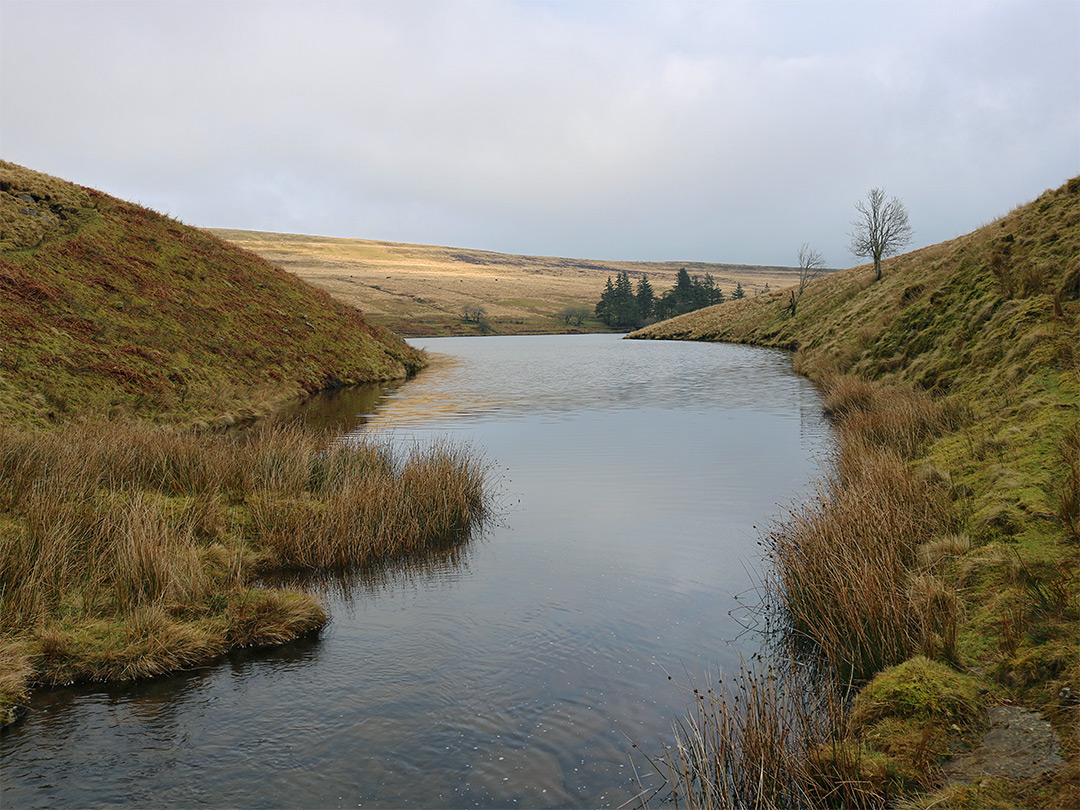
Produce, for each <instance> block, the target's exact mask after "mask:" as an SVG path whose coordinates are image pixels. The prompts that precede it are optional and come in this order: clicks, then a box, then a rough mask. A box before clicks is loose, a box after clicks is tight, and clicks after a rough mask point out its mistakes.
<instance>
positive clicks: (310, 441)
mask: <svg viewBox="0 0 1080 810" xmlns="http://www.w3.org/2000/svg"><path fill="white" fill-rule="evenodd" d="M485 477H486V469H485V466H484V465H483V464H482V463H481V462H479V461H478V460H477V459H476V457H475V456H474V455H473V454H472V453H471V452H470V451H468V450H467V449H465V448H462V447H457V446H454V445H450V444H441V445H440V444H436V445H432V446H429V447H425V448H417V449H414V450H413V451H412V452H409V453H404V454H402V453H397V452H394V451H393V450H392V449H391V448H390V447H389V446H388V445H386V444H382V443H370V442H348V443H346V442H335V441H333V440H332V438H331V437H329V436H327V435H320V434H317V433H313V432H310V431H308V430H305V429H303V428H300V427H290V426H286V427H282V426H277V427H267V428H263V429H256V430H251V431H248V432H244V433H239V432H237V433H226V434H215V433H193V432H184V431H181V430H178V429H169V428H161V427H155V426H150V425H145V424H141V423H86V424H71V425H67V426H63V427H60V428H57V429H55V430H52V431H23V430H15V429H12V428H9V427H3V426H0V673H8V672H12V671H16V670H18V671H19V672H22V673H23V675H22V676H19V677H20V678H21V680H22V682H23V683H24V684H25V682H26V681H27V679H30V680H35V681H41V682H63V681H68V680H79V679H87V678H95V679H96V678H100V679H110V678H126V677H139V676H142V675H149V674H155V673H158V672H164V671H169V670H172V669H176V668H178V667H182V666H187V665H190V664H191V663H194V662H195V661H198V660H205V659H206V658H207V657H212V656H213V655H216V654H218V653H220V652H222V651H224V650H225V649H227V648H228V647H232V646H238V645H246V644H271V643H279V642H281V641H284V640H287V639H289V638H295V637H296V636H297V635H299V634H301V633H303V632H306V631H309V630H311V629H314V628H317V627H319V626H321V625H322V624H323V623H325V621H326V614H325V611H324V610H323V608H322V607H321V604H320V603H319V602H318V600H317V599H315V598H314V597H313V596H312V595H310V594H307V593H297V592H293V591H285V590H275V589H270V588H256V587H253V585H254V584H255V583H256V581H257V579H258V578H259V577H266V576H268V575H269V574H271V573H273V572H275V571H280V570H282V569H289V570H296V571H326V570H330V569H338V570H343V569H359V568H363V567H365V566H375V565H379V564H385V563H386V562H387V561H388V560H391V559H393V558H395V557H397V556H399V555H402V554H407V553H417V552H422V551H423V550H424V549H425V548H429V547H444V546H446V545H447V544H451V545H452V544H455V543H460V542H462V541H463V540H464V539H465V538H467V537H468V536H469V533H470V531H471V530H472V529H473V528H475V527H476V526H477V525H478V524H479V522H480V521H481V520H482V518H483V516H484V511H485V485H486V482H485ZM5 651H7V652H5ZM16 652H17V653H18V655H16ZM9 653H10V654H9ZM27 660H32V661H35V662H36V665H35V666H34V667H31V668H30V669H31V670H32V671H31V672H29V674H28V673H27V671H26V670H27V667H26V666H25V662H26V661H27ZM19 662H22V663H19ZM20 667H21V669H20ZM0 686H2V687H4V689H5V694H7V695H11V694H15V693H17V692H19V690H18V689H10V688H8V685H6V681H3V680H0ZM0 700H2V698H0ZM0 706H2V704H0Z"/></svg>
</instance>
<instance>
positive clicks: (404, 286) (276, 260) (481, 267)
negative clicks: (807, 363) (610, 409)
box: [212, 228, 798, 336]
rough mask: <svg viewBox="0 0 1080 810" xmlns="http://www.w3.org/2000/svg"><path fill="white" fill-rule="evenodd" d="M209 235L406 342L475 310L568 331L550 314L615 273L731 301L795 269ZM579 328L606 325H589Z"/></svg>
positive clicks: (589, 301)
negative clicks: (696, 284)
mask: <svg viewBox="0 0 1080 810" xmlns="http://www.w3.org/2000/svg"><path fill="white" fill-rule="evenodd" d="M212 232H213V233H215V234H216V235H217V236H220V237H221V238H223V239H226V240H228V241H230V242H232V243H234V244H236V245H238V246H240V247H242V248H245V249H246V250H250V251H251V252H253V253H256V254H258V255H259V256H261V257H263V258H264V259H266V260H267V261H269V262H272V263H273V264H275V265H277V266H279V267H283V268H284V269H286V270H289V271H290V272H292V273H295V274H296V275H297V276H299V277H300V278H302V279H303V280H304V281H307V282H308V283H310V284H314V285H315V286H316V287H320V288H322V289H324V290H326V291H327V292H329V293H330V294H331V295H333V296H334V297H335V298H337V299H338V300H340V301H343V302H345V303H346V304H351V305H352V306H354V307H356V308H357V309H359V310H360V311H361V312H363V313H364V317H365V318H367V319H368V320H369V321H371V322H372V323H376V324H381V325H383V326H386V327H389V328H390V329H393V330H394V331H395V332H397V333H398V334H401V335H405V336H434V335H452V334H466V335H467V334H476V333H477V331H478V327H477V325H476V324H475V323H467V322H465V321H464V320H463V319H462V311H463V310H464V308H466V307H477V306H479V307H483V308H484V310H485V311H486V314H487V320H488V321H489V322H490V324H491V328H492V330H493V331H494V332H496V333H498V334H544V333H554V332H564V331H567V326H566V324H565V323H563V322H562V321H560V320H559V319H558V318H557V314H558V313H559V312H560V311H561V310H563V309H565V308H567V307H573V306H587V307H588V308H589V309H590V310H592V308H593V307H594V306H595V305H596V303H597V301H598V300H599V299H600V294H601V293H602V292H603V291H604V284H605V282H606V281H607V279H608V278H609V277H610V278H614V277H615V276H616V274H617V273H618V272H619V271H622V270H625V271H626V272H628V273H629V274H630V276H631V277H632V278H633V279H634V280H636V279H638V278H640V277H641V275H642V274H646V275H648V277H649V281H650V282H651V283H652V285H653V287H654V289H655V290H656V293H657V295H659V294H660V293H662V292H663V291H664V290H665V289H667V288H669V287H672V286H674V284H675V279H676V276H677V275H678V272H679V270H680V269H682V268H685V269H686V270H687V271H688V272H689V273H691V274H693V275H701V276H703V275H704V274H706V273H710V274H711V275H712V276H713V278H714V279H715V281H716V284H717V285H718V286H719V287H720V289H721V290H723V292H724V293H725V294H728V295H730V294H731V293H732V292H734V290H735V287H736V284H739V283H741V284H742V286H743V289H744V290H745V292H746V295H747V296H750V297H752V296H754V295H756V294H758V293H761V292H763V291H764V290H765V289H766V286H768V288H769V289H777V288H779V287H786V286H790V285H791V284H793V283H795V282H796V281H798V268H792V267H768V266H759V265H739V264H705V263H701V262H678V261H672V262H623V261H601V260H591V259H565V258H555V257H545V256H515V255H509V254H504V253H490V252H487V251H482V250H465V249H462V248H451V247H436V246H432V245H409V244H402V243H397V242H375V241H371V240H367V239H342V238H334V237H326V236H302V235H297V234H280V233H264V232H260V231H239V230H227V229H221V228H218V229H212ZM792 258H794V253H793V254H792ZM582 328H583V329H584V330H598V329H606V327H604V326H603V324H601V323H600V322H598V321H595V320H593V319H589V320H588V321H587V322H586V323H585V324H584V325H583V327H582Z"/></svg>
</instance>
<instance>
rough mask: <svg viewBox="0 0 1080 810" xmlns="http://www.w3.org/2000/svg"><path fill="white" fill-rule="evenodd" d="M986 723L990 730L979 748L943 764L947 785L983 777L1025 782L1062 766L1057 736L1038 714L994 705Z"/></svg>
mask: <svg viewBox="0 0 1080 810" xmlns="http://www.w3.org/2000/svg"><path fill="white" fill-rule="evenodd" d="M989 720H990V728H989V729H988V730H987V732H986V733H985V734H984V735H983V738H982V741H981V742H980V743H979V745H977V746H976V747H975V748H973V749H972V750H971V751H969V752H968V753H966V754H961V755H959V756H956V757H954V758H953V759H951V760H950V761H949V762H947V763H945V767H944V770H945V776H946V778H947V779H948V781H949V782H950V783H952V784H962V783H967V782H973V781H975V780H977V779H981V778H983V777H1005V778H1007V779H1026V778H1029V777H1033V776H1041V775H1042V774H1044V773H1047V772H1049V771H1052V770H1054V769H1055V768H1058V767H1060V766H1061V765H1062V764H1063V762H1064V760H1063V759H1062V758H1061V744H1060V742H1059V741H1058V737H1057V734H1056V733H1055V732H1054V729H1053V727H1052V726H1051V725H1050V723H1049V722H1048V721H1047V720H1046V718H1045V717H1043V716H1042V715H1041V714H1039V713H1038V712H1036V711H1032V710H1031V709H1025V708H1023V707H1021V706H996V707H994V708H993V709H991V710H990V713H989Z"/></svg>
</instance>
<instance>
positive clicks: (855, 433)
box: [630, 178, 1080, 808]
mask: <svg viewBox="0 0 1080 810" xmlns="http://www.w3.org/2000/svg"><path fill="white" fill-rule="evenodd" d="M884 269H885V275H884V278H883V279H882V280H881V281H879V282H874V271H873V268H872V267H871V266H862V267H856V268H853V269H851V270H847V271H844V272H841V273H837V274H835V275H832V276H829V277H826V278H822V279H820V280H818V281H816V282H813V283H812V284H811V286H810V287H809V288H808V289H807V291H806V293H805V295H804V297H803V299H802V301H801V302H800V305H799V309H798V314H797V315H796V316H794V317H792V316H790V315H789V314H788V313H787V312H786V310H785V304H786V295H785V293H783V292H781V291H776V292H773V293H772V294H770V295H768V296H760V297H758V298H753V299H749V300H746V301H743V302H738V303H729V304H725V305H723V306H720V307H713V308H710V309H707V310H701V311H699V312H695V313H690V314H688V315H684V316H681V317H679V318H675V319H672V320H670V321H666V322H664V323H660V324H656V325H654V326H651V327H647V328H645V329H643V330H641V331H639V332H636V333H633V334H632V335H631V336H630V337H633V338H646V339H684V340H725V341H734V342H745V343H755V344H759V345H765V346H777V347H784V348H788V349H793V350H797V354H796V367H797V368H798V369H800V370H801V371H803V372H804V373H806V374H808V375H809V376H810V377H812V378H813V379H815V380H817V381H818V382H819V383H821V385H822V387H823V389H824V391H825V395H826V401H827V408H828V410H829V412H830V413H831V414H832V415H833V417H834V419H835V422H836V424H837V426H838V428H839V432H840V454H839V456H838V459H837V465H836V472H835V473H834V475H833V477H832V478H831V479H830V481H829V482H828V486H827V489H826V492H825V495H826V497H825V498H824V499H823V500H822V502H821V503H820V504H816V505H810V506H808V507H806V509H805V510H800V511H797V512H796V514H795V515H793V517H792V519H791V520H790V521H788V523H787V524H786V525H785V526H783V527H781V528H780V530H779V531H778V532H777V533H776V535H775V536H774V537H773V538H771V543H770V545H771V552H772V559H773V561H774V564H775V565H776V567H777V569H778V571H779V574H778V579H779V582H780V584H779V592H780V594H781V597H780V603H781V604H782V605H783V606H784V609H785V610H786V612H787V615H788V616H789V618H790V619H791V621H792V626H793V628H794V629H795V632H796V633H797V634H799V635H802V636H804V637H808V638H810V639H811V640H813V641H814V642H815V643H816V644H818V645H820V646H821V649H823V650H824V652H825V656H826V658H827V659H828V660H829V661H830V662H831V663H832V664H833V665H834V667H835V668H836V669H838V670H839V671H840V673H841V674H842V675H845V676H847V677H853V678H854V679H855V680H856V681H857V682H859V681H862V680H869V681H870V684H871V687H872V690H877V691H866V690H864V694H872V693H873V694H877V693H878V692H880V691H881V690H882V689H885V691H888V689H892V688H893V687H894V686H895V680H896V679H897V678H898V677H900V676H898V675H897V672H904V671H916V670H917V671H918V672H920V673H924V672H926V671H929V670H927V669H926V667H925V666H924V665H923V664H920V663H918V661H917V659H918V656H920V655H923V656H926V657H927V658H933V659H937V660H938V661H940V662H941V663H944V664H947V665H948V666H949V667H951V668H952V670H953V671H955V670H959V671H961V672H963V673H965V674H967V675H969V676H971V677H972V678H974V680H975V682H976V684H977V688H978V689H981V690H982V695H983V697H982V698H981V700H982V702H983V704H984V705H988V704H992V703H997V702H1016V703H1021V704H1024V705H1028V706H1032V707H1035V708H1037V709H1038V710H1039V711H1041V712H1042V713H1043V714H1044V715H1045V716H1046V717H1048V718H1049V719H1050V720H1051V721H1052V722H1053V724H1054V726H1055V727H1056V728H1057V729H1058V731H1059V732H1060V734H1061V736H1062V739H1063V744H1064V747H1065V754H1066V756H1067V758H1068V760H1069V761H1068V764H1067V765H1066V766H1065V767H1064V768H1058V769H1057V770H1056V771H1054V772H1052V773H1049V774H1039V773H1032V774H1027V778H1024V777H1023V775H1022V776H1021V777H1017V776H1013V777H1012V778H1006V777H1004V776H1001V775H997V776H994V775H991V776H989V777H987V778H985V779H982V780H981V781H979V780H977V781H975V782H968V783H964V784H960V785H955V784H953V785H946V786H945V787H944V788H943V783H942V775H941V763H942V762H943V760H944V757H945V755H946V754H947V753H950V752H951V753H956V752H958V751H960V750H962V749H963V748H964V747H965V746H970V745H973V744H975V742H977V741H978V739H979V733H981V732H980V729H979V727H978V724H977V723H975V725H974V726H969V725H967V724H966V722H965V723H959V724H958V723H957V722H954V721H953V720H949V721H948V722H945V721H944V720H943V719H940V718H939V722H935V721H933V720H932V718H933V716H934V710H933V707H930V708H929V709H927V708H926V705H923V704H920V703H919V701H920V700H927V699H928V698H926V697H925V695H924V696H923V697H922V698H920V697H919V696H918V695H916V694H914V693H912V692H905V691H904V689H900V690H899V691H898V692H897V691H894V692H892V693H890V694H894V697H893V698H891V700H892V701H893V703H892V706H891V708H890V707H886V708H885V709H883V710H882V712H881V714H880V716H878V715H875V720H874V722H873V724H869V725H868V724H866V723H862V725H861V726H860V719H859V716H858V712H856V717H855V718H854V722H853V724H852V725H851V726H850V727H849V728H847V730H846V731H844V732H843V733H844V734H848V733H851V734H853V735H854V739H855V741H856V742H855V743H851V742H850V741H849V742H845V743H844V745H845V746H847V747H846V748H844V747H841V748H837V747H836V745H834V746H833V748H832V749H831V750H832V754H831V755H830V756H831V757H832V758H831V759H829V762H828V767H829V768H831V769H832V771H831V772H830V773H831V774H832V775H831V776H830V777H829V779H831V780H832V781H831V782H829V783H830V784H835V783H836V778H837V774H839V775H840V776H841V777H845V778H849V779H850V780H851V781H850V784H853V785H856V787H857V789H858V791H862V793H860V795H862V796H864V797H868V798H866V799H865V803H866V804H869V805H874V804H875V802H877V801H881V802H884V801H886V800H889V799H888V797H889V796H890V795H895V791H897V790H899V791H900V792H905V791H908V792H910V791H911V790H920V791H931V794H930V796H929V797H927V798H923V799H920V800H918V801H916V802H915V803H914V804H913V805H912V806H927V807H929V806H935V807H938V808H946V807H985V806H994V807H1024V806H1035V805H1041V806H1058V807H1071V806H1076V804H1077V803H1078V802H1080V789H1078V787H1077V781H1078V780H1077V772H1078V762H1080V745H1078V741H1077V737H1076V729H1077V728H1080V709H1078V703H1080V701H1078V700H1077V698H1076V696H1077V695H1080V604H1078V590H1080V588H1078V574H1080V178H1075V179H1073V180H1070V181H1069V182H1068V183H1066V184H1065V185H1064V186H1062V187H1061V188H1058V189H1055V190H1050V191H1047V192H1046V193H1045V194H1043V195H1042V196H1040V197H1039V198H1038V199H1036V200H1035V201H1034V202H1031V203H1029V204H1027V205H1023V206H1021V207H1019V208H1017V209H1016V210H1014V211H1012V212H1011V213H1009V214H1008V215H1006V216H1004V217H1002V218H1001V219H1000V220H998V221H995V222H992V223H990V224H989V225H986V226H985V227H982V228H980V229H979V230H977V231H975V232H973V233H971V234H968V235H967V236H963V237H960V238H958V239H955V240H952V241H949V242H945V243H942V244H939V245H934V246H931V247H927V248H924V249H922V250H917V251H914V252H912V253H909V254H906V255H904V256H900V257H897V258H894V259H892V260H890V261H887V262H886V264H885V268H884ZM918 660H922V659H918ZM904 667H907V670H904V669H903V668H904ZM919 677H920V678H923V679H924V680H925V678H924V676H923V675H920V676H919ZM926 677H929V676H926ZM934 677H935V678H938V679H939V680H938V683H939V684H943V683H944V680H941V678H943V677H944V676H934ZM950 677H951V676H950ZM878 684H881V685H880V686H879V685H878ZM886 687H887V688H886ZM920 688H921V687H920ZM942 688H944V687H942ZM931 691H933V690H931ZM972 694H974V693H972ZM863 699H864V698H863V697H862V696H860V700H863ZM905 701H906V702H907V704H908V705H907V706H906V708H903V707H901V706H900V704H901V703H904V702H905ZM913 705H923V709H926V711H923V709H918V710H914V709H913V708H912V706H913ZM927 705H928V704H927ZM858 706H859V702H858V701H857V702H856V707H858ZM920 712H922V714H920ZM917 716H918V717H921V718H922V719H921V720H919V721H918V722H916V721H914V720H913V719H912V718H914V717H917ZM926 718H931V719H926ZM962 727H963V728H962ZM852 745H855V746H856V747H855V748H852V747H851V746H852ZM822 750H823V749H821V748H819V749H817V752H816V753H814V752H811V754H808V759H807V760H806V761H810V762H816V767H818V768H819V770H818V771H817V772H816V775H812V776H811V778H810V782H813V783H814V784H818V783H819V782H821V770H820V768H822V767H824V765H823V763H822V761H821V757H822V754H821V751H822ZM855 750H857V751H861V752H863V753H862V754H861V755H860V756H857V757H853V758H852V757H849V761H847V762H846V764H843V763H841V759H843V757H841V756H840V755H839V754H838V753H837V751H847V752H851V751H855ZM815 758H816V759H815ZM855 760H858V762H859V763H861V764H860V765H858V767H856V766H855V765H852V762H854V761H855ZM882 762H885V765H882V764H881V763H882ZM875 763H876V764H875ZM848 766H850V767H851V768H852V769H853V770H850V769H849V770H848V771H845V770H844V768H845V767H848ZM871 766H873V767H871ZM873 768H877V771H876V772H875V773H876V774H877V775H876V776H873V775H871V774H870V771H872V770H873ZM845 774H846V776H845ZM815 780H817V782H815ZM875 780H876V781H875ZM935 790H937V791H939V792H937V793H934V792H933V791H935ZM858 791H857V792H858ZM890 792H892V793H890ZM862 802H863V800H862V799H860V800H859V803H862Z"/></svg>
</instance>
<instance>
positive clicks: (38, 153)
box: [0, 0, 1080, 267]
mask: <svg viewBox="0 0 1080 810" xmlns="http://www.w3.org/2000/svg"><path fill="white" fill-rule="evenodd" d="M0 156H2V157H3V158H4V159H6V160H9V161H13V162H15V163H18V164H21V165H23V166H27V167H29V168H31V169H35V170H37V171H42V172H46V173H48V174H52V175H56V176H58V177H62V178H64V179H66V180H72V181H74V182H77V183H80V184H82V185H86V186H90V187H93V188H97V189H100V190H102V191H105V192H107V193H109V194H113V195H115V196H117V197H121V198H124V199H128V200H132V201H136V202H140V203H142V204H144V205H147V206H150V207H151V208H154V209H156V210H158V211H162V212H164V213H167V214H169V215H171V216H174V217H176V218H178V219H180V220H182V221H183V222H185V223H188V224H190V225H197V226H201V227H223V228H245V229H252V230H264V231H281V232H290V233H307V234H319V235H328V236H348V237H359V238H365V239H382V240H390V241H402V242H416V243H423V244H438V245H451V246H456V247H467V248H479V249H486V250H495V251H501V252H507V253H524V254H534V255H547V256H572V257H580V258H595V259H612V260H647V261H662V260H682V261H708V262H725V263H743V264H776V265H793V264H795V263H796V257H797V253H798V249H799V246H800V245H802V244H803V243H810V244H811V245H812V246H813V247H815V248H817V249H818V250H819V251H820V252H821V253H822V254H824V256H825V259H826V260H827V262H828V263H829V265H830V266H833V267H848V266H851V265H853V264H857V263H860V262H861V261H862V260H859V259H856V258H855V257H854V256H852V254H851V253H850V252H849V250H848V247H847V246H848V242H849V237H848V235H849V233H850V231H851V222H852V219H853V218H854V217H855V215H856V212H855V209H854V204H855V202H856V201H857V200H859V199H861V198H863V197H865V195H866V193H867V191H868V190H869V189H870V188H872V187H883V188H885V189H886V190H887V192H888V193H889V195H890V196H892V195H895V196H896V197H898V198H899V199H901V200H902V201H903V202H904V204H905V205H906V207H907V209H908V211H909V214H910V221H911V225H912V227H913V228H914V239H913V241H912V244H911V246H912V247H918V246H922V245H927V244H933V243H936V242H940V241H942V240H945V239H950V238H952V237H955V236H958V235H961V234H964V233H968V232H969V231H972V230H974V229H976V228H978V227H980V226H981V225H984V224H986V223H988V222H991V221H993V220H994V219H996V218H997V217H999V216H1002V215H1004V214H1006V213H1008V212H1009V211H1010V210H1011V209H1012V208H1014V207H1015V206H1016V205H1019V204H1022V203H1024V202H1028V201H1030V200H1032V199H1034V198H1035V197H1037V196H1038V195H1039V194H1040V193H1042V192H1043V191H1044V190H1046V189H1047V188H1053V187H1057V186H1060V185H1061V184H1062V183H1064V182H1065V181H1066V180H1068V179H1069V178H1070V177H1074V176H1076V175H1078V174H1080V2H1078V0H1015V1H1014V0H978V2H962V1H961V0H933V1H932V2H926V3H924V2H916V1H914V0H913V1H912V2H889V1H888V0H868V1H866V2H855V1H854V0H844V1H843V2H815V1H814V0H807V1H806V2H782V1H779V0H774V1H772V2H770V1H769V0H752V1H751V0H737V1H728V0H711V1H710V2H690V1H684V0H649V1H648V2H629V1H626V2H623V1H621V0H595V1H593V2H589V1H587V0H581V1H577V0H563V1H561V2H560V1H558V0H547V1H546V2H541V1H539V0H537V1H531V0H516V1H511V0H440V1H439V2H427V1H426V0H392V2H377V1H375V0H353V1H352V2H318V1H316V0H312V1H311V2H303V1H301V0H291V1H290V2H271V1H266V2H231V1H230V0H215V1H214V2H200V1H199V0H190V1H189V0H156V1H152V2H131V1H129V2H96V0H78V1H77V2H70V0H34V2H28V1H27V0H0Z"/></svg>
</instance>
